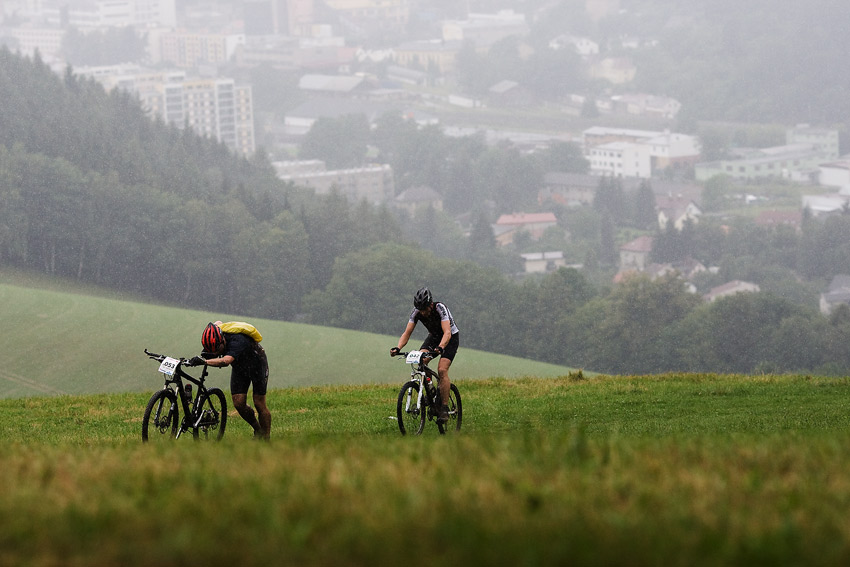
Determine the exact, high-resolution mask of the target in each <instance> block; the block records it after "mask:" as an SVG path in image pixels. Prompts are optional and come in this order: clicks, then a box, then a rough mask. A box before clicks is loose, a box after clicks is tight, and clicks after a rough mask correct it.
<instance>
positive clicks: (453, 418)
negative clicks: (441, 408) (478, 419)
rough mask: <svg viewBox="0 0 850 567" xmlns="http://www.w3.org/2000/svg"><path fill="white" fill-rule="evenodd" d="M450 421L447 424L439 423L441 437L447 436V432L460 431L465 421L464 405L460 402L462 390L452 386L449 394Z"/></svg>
mask: <svg viewBox="0 0 850 567" xmlns="http://www.w3.org/2000/svg"><path fill="white" fill-rule="evenodd" d="M446 405H448V406H449V420H448V421H447V422H446V423H444V424H443V423H437V429H439V430H440V434H441V435H445V433H446V431H460V422H461V421H462V420H463V405H462V404H461V401H460V390H458V389H457V386H455V385H454V384H452V387H451V391H450V392H449V403H448V404H446Z"/></svg>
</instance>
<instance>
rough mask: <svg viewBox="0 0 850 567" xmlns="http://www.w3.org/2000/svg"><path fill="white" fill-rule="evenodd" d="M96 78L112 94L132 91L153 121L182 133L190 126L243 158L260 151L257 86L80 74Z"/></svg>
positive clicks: (171, 76) (168, 75)
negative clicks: (159, 120) (253, 88)
mask: <svg viewBox="0 0 850 567" xmlns="http://www.w3.org/2000/svg"><path fill="white" fill-rule="evenodd" d="M78 72H79V73H81V74H86V75H89V76H92V77H94V78H96V79H97V80H98V81H99V82H100V83H101V84H103V86H104V88H105V89H106V90H112V89H114V88H118V89H122V90H126V91H130V92H132V93H133V94H135V95H136V96H138V98H139V101H140V102H141V104H142V107H143V108H145V109H146V110H147V111H148V112H149V113H150V114H151V116H154V117H159V118H162V119H163V120H164V121H165V122H168V123H170V124H174V125H175V126H177V127H179V128H183V127H184V126H187V125H188V126H189V127H190V128H192V129H193V130H195V131H196V132H197V133H198V134H201V135H203V136H209V137H211V138H213V139H216V140H218V141H219V142H222V143H224V144H225V145H227V146H228V147H229V148H231V149H232V150H234V151H236V152H238V153H240V154H242V155H246V156H249V155H252V154H253V153H254V151H255V150H256V147H255V138H254V115H253V102H252V101H253V99H252V95H251V87H249V86H243V85H237V84H236V82H235V81H234V80H233V79H224V78H216V79H201V78H187V77H186V74H185V72H184V71H159V72H144V71H141V70H136V71H127V70H126V69H125V70H124V71H123V72H122V71H121V70H120V69H119V68H116V70H115V72H112V73H109V72H105V71H104V70H103V69H102V68H101V69H96V68H90V69H85V68H84V69H80V70H78Z"/></svg>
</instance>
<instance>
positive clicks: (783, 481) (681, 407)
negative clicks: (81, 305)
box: [0, 374, 850, 566]
mask: <svg viewBox="0 0 850 567" xmlns="http://www.w3.org/2000/svg"><path fill="white" fill-rule="evenodd" d="M458 385H459V386H460V389H461V392H462V395H463V401H464V422H463V430H462V431H461V432H460V433H458V434H452V435H446V436H444V437H441V436H439V435H437V433H436V427H435V426H434V425H433V423H430V424H429V425H428V427H426V431H425V434H423V435H422V436H421V437H402V436H401V435H400V434H399V432H398V430H397V428H396V424H395V422H394V421H393V420H391V419H388V418H389V416H391V415H392V414H393V413H394V408H395V397H396V393H397V390H398V387H397V385H365V386H347V385H344V386H325V387H309V388H293V389H276V390H273V391H272V392H271V393H270V395H269V405H270V407H271V409H272V412H273V416H274V423H273V439H272V440H271V441H270V442H269V443H262V442H255V441H253V440H252V439H251V438H250V436H249V432H250V430H249V428H248V427H247V425H245V424H244V423H243V422H241V421H240V420H239V418H238V416H236V414H235V413H233V412H232V411H231V415H230V421H229V424H228V430H227V433H226V435H225V438H224V440H223V441H222V442H220V443H213V442H195V441H193V440H191V439H190V438H185V439H180V440H177V441H173V442H167V443H150V444H145V445H143V444H142V443H141V440H140V427H141V416H142V412H143V409H144V405H145V402H146V400H147V397H148V396H147V395H145V394H141V393H123V394H100V395H90V396H53V397H32V398H24V399H6V400H0V421H2V423H3V427H2V429H0V470H2V471H3V472H4V486H5V489H4V490H3V491H2V492H0V525H2V526H3V530H0V564H3V565H80V566H82V565H93V566H98V565H154V564H156V565H184V564H191V565H213V566H215V565H257V564H268V565H385V564H398V563H403V564H411V565H425V564H432V563H438V562H440V563H448V564H458V565H683V566H684V565H843V564H847V561H848V560H850V472H848V471H850V457H848V455H850V417H848V415H847V411H846V409H847V394H848V383H847V381H846V380H845V379H835V378H818V377H811V376H722V375H663V376H634V377H627V376H596V377H593V378H585V377H583V376H581V375H579V374H572V375H565V376H561V377H557V378H519V379H504V378H498V379H489V380H488V379H483V380H460V381H458Z"/></svg>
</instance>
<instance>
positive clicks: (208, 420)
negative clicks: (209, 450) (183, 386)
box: [192, 388, 227, 441]
mask: <svg viewBox="0 0 850 567" xmlns="http://www.w3.org/2000/svg"><path fill="white" fill-rule="evenodd" d="M198 404H199V407H200V411H202V412H204V418H203V419H202V420H201V423H200V424H199V425H198V427H193V428H192V436H193V437H194V438H195V439H205V440H206V439H210V438H212V439H214V440H216V441H221V438H222V437H224V429H225V428H226V427H227V398H225V396H224V392H222V391H221V389H220V388H210V389H209V390H207V392H206V394H202V395H201V397H200V398H199V399H198ZM195 415H197V414H195Z"/></svg>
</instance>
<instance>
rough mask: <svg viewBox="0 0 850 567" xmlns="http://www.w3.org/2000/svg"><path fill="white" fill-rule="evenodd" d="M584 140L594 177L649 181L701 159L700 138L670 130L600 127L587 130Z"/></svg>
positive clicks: (583, 135) (586, 154)
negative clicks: (659, 174)
mask: <svg viewBox="0 0 850 567" xmlns="http://www.w3.org/2000/svg"><path fill="white" fill-rule="evenodd" d="M582 138H583V147H584V152H585V157H586V158H587V159H588V161H589V162H590V171H591V173H593V174H594V175H613V176H616V177H640V178H649V177H652V175H653V174H654V173H656V172H658V171H660V170H663V169H667V168H668V167H676V166H678V165H682V164H695V163H696V162H697V161H698V160H699V156H700V144H699V141H698V140H697V138H695V137H694V136H688V135H685V134H679V133H676V132H670V131H667V130H665V131H664V132H656V131H651V130H631V129H625V128H606V127H600V126H597V127H593V128H588V129H587V130H585V131H584V132H583V134H582Z"/></svg>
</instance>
